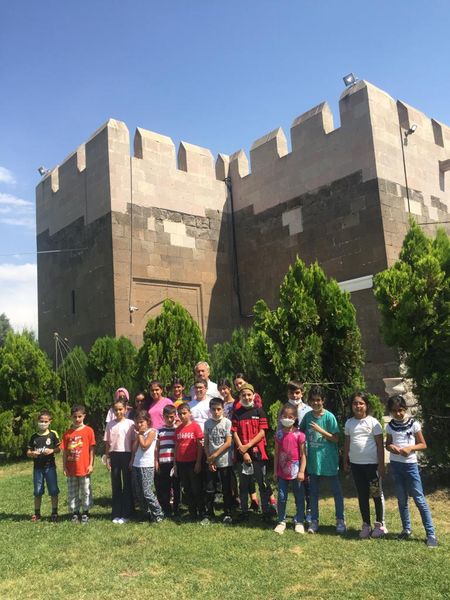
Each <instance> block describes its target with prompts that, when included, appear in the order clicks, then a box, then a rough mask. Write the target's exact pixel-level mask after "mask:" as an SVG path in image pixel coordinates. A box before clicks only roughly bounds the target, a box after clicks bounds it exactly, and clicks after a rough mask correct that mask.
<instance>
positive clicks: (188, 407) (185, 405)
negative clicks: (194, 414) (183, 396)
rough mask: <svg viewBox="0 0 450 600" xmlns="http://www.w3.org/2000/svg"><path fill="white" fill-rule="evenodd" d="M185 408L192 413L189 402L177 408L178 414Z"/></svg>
mask: <svg viewBox="0 0 450 600" xmlns="http://www.w3.org/2000/svg"><path fill="white" fill-rule="evenodd" d="M184 408H187V409H188V411H189V412H191V407H190V406H189V402H182V403H181V404H179V405H178V406H177V412H181V411H182V410H183V409H184Z"/></svg>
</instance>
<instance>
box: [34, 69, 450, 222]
mask: <svg viewBox="0 0 450 600" xmlns="http://www.w3.org/2000/svg"><path fill="white" fill-rule="evenodd" d="M339 113H340V121H341V125H340V127H337V128H335V127H334V124H333V114H332V111H331V109H330V107H329V105H328V103H327V102H322V103H321V104H318V105H317V106H315V107H313V108H311V109H310V110H308V111H306V112H305V113H303V114H301V115H300V116H298V117H296V118H295V119H294V120H293V122H292V126H291V129H290V142H291V148H292V149H291V151H289V150H288V142H287V138H286V135H285V133H284V132H283V130H282V129H281V128H277V129H274V130H273V131H271V132H270V133H268V134H266V135H264V136H262V137H260V138H259V139H257V140H256V141H255V142H254V143H253V144H252V146H251V148H250V159H248V158H247V155H246V153H245V152H244V150H239V151H237V152H235V153H234V154H232V155H231V156H230V157H228V156H226V155H224V154H219V155H218V157H217V159H216V161H214V158H213V155H212V153H211V151H210V150H209V149H208V148H203V147H200V146H196V145H194V144H190V143H187V142H184V141H182V142H181V143H180V145H179V147H178V150H177V149H176V147H175V144H174V142H173V141H172V139H171V138H170V137H168V136H165V135H163V134H160V133H155V132H152V131H148V130H145V129H142V128H137V129H136V132H135V135H134V140H133V146H134V152H133V154H131V153H130V135H129V131H128V128H127V126H126V124H125V123H123V122H121V121H117V120H115V119H109V120H108V121H107V122H106V123H105V124H104V125H103V126H102V127H100V128H99V129H98V130H97V131H96V132H95V133H94V134H93V135H92V136H91V138H90V139H89V140H88V141H87V142H86V143H85V144H82V145H81V146H79V148H78V149H77V150H76V151H75V152H74V153H72V154H71V155H69V156H68V157H67V158H66V159H65V160H64V161H63V162H62V163H61V164H60V165H59V166H57V167H55V168H54V169H52V171H51V173H50V174H49V175H48V176H47V177H45V178H44V179H43V180H42V181H41V183H40V184H39V185H38V187H37V229H38V233H40V232H42V231H44V230H46V229H49V230H50V233H51V232H54V231H58V230H59V229H60V228H62V227H64V226H65V225H67V224H68V223H70V222H72V221H73V220H75V219H77V218H80V217H84V219H85V222H86V223H89V222H92V221H93V220H95V219H96V218H98V217H99V216H102V215H104V214H106V213H107V212H109V211H110V210H111V209H112V210H117V211H120V212H124V213H126V211H127V206H128V204H129V203H133V204H134V203H137V204H140V205H142V206H156V207H158V208H163V209H168V210H176V211H182V212H186V213H188V214H194V215H197V216H204V215H205V208H208V209H213V210H218V211H220V212H222V211H223V210H227V205H226V197H227V194H226V186H225V185H224V183H223V180H224V179H225V177H227V176H228V175H229V176H230V177H231V180H232V183H233V194H234V205H235V208H236V209H237V210H239V209H242V208H245V207H250V206H252V207H253V210H254V212H255V213H258V212H261V211H264V210H266V209H268V208H270V207H271V206H275V205H276V204H279V203H282V202H285V201H287V200H289V199H290V198H292V197H295V196H300V195H301V194H303V193H305V192H306V191H311V190H314V189H318V188H320V187H321V186H323V185H326V184H327V183H328V182H329V181H330V180H337V179H340V178H342V177H345V176H347V175H349V174H351V173H354V172H356V171H361V172H362V177H363V180H364V181H367V180H369V179H372V178H374V177H379V178H383V179H386V180H389V181H394V182H397V183H398V184H399V185H404V184H405V181H404V179H405V178H404V170H403V156H402V138H401V133H400V128H402V129H403V130H408V129H409V128H410V127H411V125H412V124H413V123H414V124H416V125H417V129H416V131H415V133H414V135H411V136H409V137H408V140H407V142H408V143H407V145H405V146H404V148H403V149H404V152H405V162H406V165H407V171H408V184H409V187H411V188H412V189H414V190H417V191H419V192H420V193H422V194H423V198H424V201H425V203H426V204H427V205H429V206H430V207H431V208H432V206H431V202H432V200H431V199H432V198H438V199H439V202H442V204H443V205H445V206H447V207H450V192H449V187H450V181H448V179H449V178H450V176H449V175H448V171H449V164H450V163H449V161H450V128H449V127H447V126H446V125H444V124H442V123H439V122H438V121H436V120H435V119H430V118H429V117H427V116H426V115H425V114H424V113H422V112H420V111H419V110H417V109H415V108H414V107H411V106H409V105H408V104H406V103H404V102H402V101H397V102H396V101H395V100H394V99H393V98H392V97H391V96H389V94H387V93H386V92H384V91H383V90H380V89H378V88H376V87H375V86H373V85H372V84H370V83H367V82H365V81H358V82H357V83H356V84H355V85H353V86H351V87H350V88H347V89H346V90H345V91H344V92H343V93H342V95H341V97H340V101H339ZM69 199H70V200H69ZM88 199H89V200H88ZM94 199H95V201H94ZM413 209H417V210H419V209H418V207H417V206H415V205H413ZM412 212H413V213H414V210H412ZM431 212H433V211H431Z"/></svg>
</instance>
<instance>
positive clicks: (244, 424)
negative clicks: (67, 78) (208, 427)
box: [231, 383, 271, 520]
mask: <svg viewBox="0 0 450 600" xmlns="http://www.w3.org/2000/svg"><path fill="white" fill-rule="evenodd" d="M254 399H255V390H254V389H253V386H252V385H250V384H249V383H245V384H244V385H243V386H242V387H241V389H240V392H239V400H240V403H241V406H240V407H239V408H238V409H236V410H234V412H233V418H232V422H231V431H232V433H233V440H234V444H235V461H236V462H237V463H238V465H239V497H240V500H241V511H242V513H241V519H242V520H247V519H248V493H249V485H250V482H251V480H252V478H253V477H254V478H255V480H256V482H257V484H258V487H259V493H260V496H261V504H262V509H263V515H264V518H265V519H267V520H270V518H271V511H270V505H269V497H270V488H269V487H268V486H267V483H266V467H267V460H268V457H267V453H266V445H265V436H266V434H265V432H266V430H267V429H268V427H269V426H268V423H267V417H266V414H265V412H264V411H263V409H262V408H255V405H254Z"/></svg>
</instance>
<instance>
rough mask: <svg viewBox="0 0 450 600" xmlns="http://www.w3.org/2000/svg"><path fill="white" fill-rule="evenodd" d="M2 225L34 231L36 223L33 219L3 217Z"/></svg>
mask: <svg viewBox="0 0 450 600" xmlns="http://www.w3.org/2000/svg"><path fill="white" fill-rule="evenodd" d="M0 223H3V224H4V225H17V226H18V227H26V228H27V229H34V227H35V221H34V219H33V218H32V217H22V218H17V217H16V218H14V217H13V218H11V219H10V218H8V217H2V218H0Z"/></svg>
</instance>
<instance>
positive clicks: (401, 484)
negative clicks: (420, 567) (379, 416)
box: [386, 396, 438, 548]
mask: <svg viewBox="0 0 450 600" xmlns="http://www.w3.org/2000/svg"><path fill="white" fill-rule="evenodd" d="M388 410H389V412H390V413H391V415H392V420H391V421H390V422H389V423H388V425H387V427H386V433H387V435H386V450H389V452H390V462H391V470H392V474H393V476H394V483H395V493H396V496H397V500H398V510H399V512H400V518H401V521H402V526H403V531H402V532H401V533H400V535H399V536H398V537H399V539H400V540H408V539H409V538H410V537H411V518H410V515H409V508H408V499H409V496H412V497H413V500H414V502H415V504H416V506H417V508H418V509H419V512H420V516H421V518H422V523H423V526H424V528H425V532H426V535H427V539H426V544H427V546H428V547H429V548H435V547H436V546H437V545H438V541H437V538H436V534H435V531H434V526H433V520H432V518H431V512H430V509H429V507H428V503H427V501H426V499H425V495H424V493H423V487H422V480H421V478H420V471H419V465H418V462H417V454H416V452H417V450H425V449H426V447H427V444H426V442H425V439H424V437H423V434H422V431H421V425H420V423H419V422H418V421H416V420H415V419H413V418H412V417H411V416H409V415H407V406H406V400H405V399H404V397H403V396H392V397H391V398H389V400H388Z"/></svg>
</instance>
